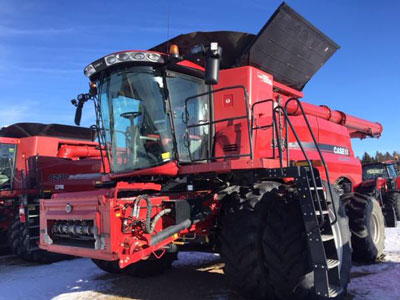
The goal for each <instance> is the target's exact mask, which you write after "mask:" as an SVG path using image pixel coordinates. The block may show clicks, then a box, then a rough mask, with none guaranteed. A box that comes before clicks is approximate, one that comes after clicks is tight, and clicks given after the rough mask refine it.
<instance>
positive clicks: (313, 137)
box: [285, 98, 337, 225]
mask: <svg viewBox="0 0 400 300" xmlns="http://www.w3.org/2000/svg"><path fill="white" fill-rule="evenodd" d="M292 101H295V102H296V103H297V105H298V107H300V110H301V114H302V115H303V118H304V121H305V122H306V124H307V128H308V130H309V132H310V134H311V137H312V139H313V142H314V144H315V148H316V149H317V151H318V155H319V157H320V158H321V162H322V165H323V166H324V170H325V175H326V181H327V183H328V190H329V195H330V196H331V199H332V206H333V212H334V216H335V219H334V221H332V222H331V225H333V224H335V223H336V222H337V215H336V208H335V201H333V193H332V188H331V182H330V179H329V171H328V166H327V165H326V162H325V159H324V156H323V155H322V152H321V149H320V148H319V145H318V142H317V139H316V138H315V135H314V133H313V131H312V128H311V126H310V123H309V122H308V118H307V116H306V113H305V111H304V108H303V105H302V104H301V102H300V100H299V99H297V98H290V99H288V100H287V102H286V104H285V111H287V107H288V104H289V103H290V102H292ZM286 135H287V131H286ZM287 153H289V148H288V150H287ZM288 155H289V154H288Z"/></svg>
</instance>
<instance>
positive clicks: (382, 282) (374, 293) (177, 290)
mask: <svg viewBox="0 0 400 300" xmlns="http://www.w3.org/2000/svg"><path fill="white" fill-rule="evenodd" d="M399 225H400V224H399ZM385 255H386V256H385V259H384V262H382V263H379V264H375V265H369V266H357V267H353V269H352V277H353V278H352V281H351V283H350V285H349V294H350V296H349V297H348V299H353V300H372V299H374V300H375V299H380V300H397V299H400V226H398V227H397V228H387V229H386V244H385ZM222 273H223V272H222V264H221V263H220V258H219V256H218V255H215V254H210V253H198V252H186V253H180V254H179V260H178V261H176V262H174V264H173V268H172V270H169V271H168V272H167V273H166V274H164V275H161V276H157V277H155V278H146V279H138V278H132V277H129V276H124V275H113V274H107V273H105V272H103V271H101V270H100V269H98V268H97V267H96V266H95V265H94V264H93V263H92V262H91V261H90V260H88V259H74V260H69V261H63V262H59V263H54V264H51V265H36V264H31V263H26V262H23V261H21V260H19V259H16V258H13V257H10V256H8V257H4V256H3V257H0V300H3V299H4V300H9V299H16V300H25V299H38V300H42V299H43V300H44V299H46V300H47V299H53V300H78V299H79V300H81V299H82V300H89V299H99V300H103V299H104V300H110V299H118V300H125V299H139V300H144V299H146V300H168V299H174V300H183V299H185V300H186V299H190V300H197V299H198V300H200V299H209V300H242V298H240V297H239V296H237V295H236V294H234V293H233V292H231V291H229V289H228V288H227V286H226V283H225V281H224V276H223V274H222Z"/></svg>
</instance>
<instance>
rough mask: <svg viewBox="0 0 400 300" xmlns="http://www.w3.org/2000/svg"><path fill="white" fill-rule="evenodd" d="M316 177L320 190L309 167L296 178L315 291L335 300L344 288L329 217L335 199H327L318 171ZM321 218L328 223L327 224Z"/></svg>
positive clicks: (302, 170) (315, 171)
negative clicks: (312, 177)
mask: <svg viewBox="0 0 400 300" xmlns="http://www.w3.org/2000/svg"><path fill="white" fill-rule="evenodd" d="M313 174H314V175H315V180H316V183H317V184H316V185H317V186H316V187H315V186H314V185H313V180H312V179H311V176H312V173H311V172H310V170H309V168H306V167H304V168H301V169H300V177H298V178H295V183H296V187H297V191H298V195H299V197H300V199H301V201H300V207H301V210H302V214H303V220H304V226H305V230H306V234H307V242H308V247H309V251H310V255H311V261H312V265H313V269H314V285H315V292H316V294H317V295H318V296H322V297H326V298H334V297H336V296H338V295H339V294H340V293H341V292H342V288H341V283H340V260H339V257H338V253H337V251H336V246H335V236H334V234H333V225H332V224H331V222H330V218H329V205H331V206H332V200H331V199H329V200H328V199H326V193H325V191H324V187H323V185H322V181H321V178H320V176H319V172H318V170H317V169H314V170H313ZM316 194H318V196H317V195H316ZM318 198H319V199H320V202H319V204H318V203H317V201H318V200H317V199H318ZM316 207H318V208H319V207H320V209H316ZM321 217H324V219H327V221H323V220H324V219H322V218H321ZM319 219H322V221H320V220H319Z"/></svg>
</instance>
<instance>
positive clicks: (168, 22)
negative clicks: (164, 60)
mask: <svg viewBox="0 0 400 300" xmlns="http://www.w3.org/2000/svg"><path fill="white" fill-rule="evenodd" d="M169 3H170V1H167V7H168V8H167V11H168V18H167V49H166V51H165V53H168V47H169V24H170V15H171V12H170V4H169Z"/></svg>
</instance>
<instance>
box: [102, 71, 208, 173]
mask: <svg viewBox="0 0 400 300" xmlns="http://www.w3.org/2000/svg"><path fill="white" fill-rule="evenodd" d="M165 84H167V85H168V88H167V87H165V86H164V85H165ZM207 90H208V88H207V87H206V86H205V85H204V81H203V80H201V79H199V78H195V77H192V76H188V75H184V74H179V73H174V72H169V71H168V72H167V75H166V77H165V80H164V78H163V75H162V74H161V72H158V71H156V70H154V69H153V68H151V67H132V68H128V69H124V70H123V71H121V70H120V71H116V72H113V73H111V74H110V75H108V76H107V77H105V78H104V80H102V82H100V83H99V103H100V105H101V115H102V122H103V125H104V129H105V134H104V137H105V143H106V149H107V152H108V155H109V160H110V165H111V168H112V171H113V172H115V173H122V172H126V171H130V170H138V169H145V168H150V167H155V166H158V165H161V164H164V163H166V162H168V161H170V160H173V159H175V158H177V159H178V160H179V161H180V162H189V161H190V160H191V159H201V158H202V157H206V155H207V153H208V149H209V145H208V141H209V138H208V134H209V126H206V125H205V126H200V127H196V128H190V130H186V126H187V125H190V124H196V123H197V124H198V123H199V124H202V123H206V122H208V116H209V111H208V109H209V108H208V100H207V99H208V98H207V97H199V98H196V99H193V101H191V102H190V103H188V105H187V106H188V107H187V109H188V114H189V115H188V116H186V118H187V119H188V120H185V118H184V117H185V116H184V106H185V99H186V98H188V97H190V96H194V95H197V94H200V93H204V92H206V91H207ZM167 94H168V96H169V100H170V101H169V103H170V105H171V116H170V114H169V112H168V100H167V99H168V97H167ZM171 122H172V124H173V126H174V131H173V130H172V129H171ZM173 132H174V133H175V136H173ZM189 140H190V141H189ZM174 145H176V147H175V146H174Z"/></svg>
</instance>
